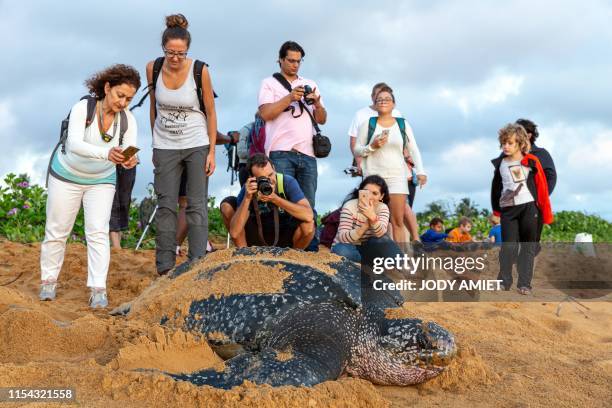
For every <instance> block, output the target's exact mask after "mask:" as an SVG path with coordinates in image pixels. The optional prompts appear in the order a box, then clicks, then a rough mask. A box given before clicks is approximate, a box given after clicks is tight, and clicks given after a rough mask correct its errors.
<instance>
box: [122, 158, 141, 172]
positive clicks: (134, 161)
mask: <svg viewBox="0 0 612 408" xmlns="http://www.w3.org/2000/svg"><path fill="white" fill-rule="evenodd" d="M137 164H138V157H137V156H136V155H134V156H132V157H130V158H129V159H127V160H126V161H125V162H123V163H121V165H122V166H123V168H124V169H131V168H133V167H134V166H136V165H137Z"/></svg>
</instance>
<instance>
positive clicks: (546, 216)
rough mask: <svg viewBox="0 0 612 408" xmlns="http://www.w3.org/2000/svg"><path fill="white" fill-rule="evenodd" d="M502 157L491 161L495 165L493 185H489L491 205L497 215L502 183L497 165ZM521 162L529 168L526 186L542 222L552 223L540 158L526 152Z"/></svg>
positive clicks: (546, 185)
mask: <svg viewBox="0 0 612 408" xmlns="http://www.w3.org/2000/svg"><path fill="white" fill-rule="evenodd" d="M502 159H503V158H502V157H501V156H500V157H498V158H496V159H493V160H492V161H491V162H492V163H493V165H494V166H495V174H494V176H493V185H492V187H491V205H492V207H493V214H495V215H497V216H499V215H500V207H499V198H500V196H501V192H502V183H501V175H500V174H499V165H500V164H501V161H502ZM521 164H522V165H523V166H526V167H529V168H530V169H531V171H530V172H529V176H528V178H527V188H528V189H529V192H530V193H531V195H533V198H534V199H535V202H536V205H537V207H538V209H539V210H540V212H541V214H542V222H543V223H544V224H552V222H553V220H554V216H553V212H552V207H551V205H550V198H549V196H548V183H547V182H546V174H545V173H544V169H543V168H542V164H541V163H540V160H539V159H538V158H537V157H536V156H534V155H533V154H530V153H528V154H526V155H525V156H524V157H523V160H521Z"/></svg>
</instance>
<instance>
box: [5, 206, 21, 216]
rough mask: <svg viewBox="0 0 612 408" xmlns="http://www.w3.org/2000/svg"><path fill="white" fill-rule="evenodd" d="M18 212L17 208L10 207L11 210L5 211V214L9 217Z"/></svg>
mask: <svg viewBox="0 0 612 408" xmlns="http://www.w3.org/2000/svg"><path fill="white" fill-rule="evenodd" d="M18 212H19V210H18V209H17V208H12V209H11V210H9V212H8V213H7V215H8V216H9V217H11V216H13V215H17V213H18Z"/></svg>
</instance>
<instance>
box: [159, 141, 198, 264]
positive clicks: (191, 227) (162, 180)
mask: <svg viewBox="0 0 612 408" xmlns="http://www.w3.org/2000/svg"><path fill="white" fill-rule="evenodd" d="M208 151H209V147H208V146H201V147H194V148H191V149H180V150H165V149H153V164H154V166H155V170H154V173H155V179H154V186H155V194H156V195H157V206H158V208H157V213H156V214H155V225H156V228H157V235H156V237H155V247H156V250H155V266H156V267H157V272H160V273H161V272H165V271H168V270H169V269H172V268H174V264H175V262H176V223H177V221H176V220H177V203H178V194H179V186H180V184H181V183H180V182H181V174H182V173H183V170H184V171H185V172H186V174H187V211H186V216H187V226H188V232H187V239H188V240H189V252H188V257H189V259H190V260H193V259H197V258H201V257H203V256H204V255H205V254H206V242H207V241H208V176H207V175H206V172H205V171H204V166H205V164H206V157H207V156H208Z"/></svg>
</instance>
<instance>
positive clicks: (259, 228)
mask: <svg viewBox="0 0 612 408" xmlns="http://www.w3.org/2000/svg"><path fill="white" fill-rule="evenodd" d="M251 203H252V204H253V208H254V211H255V220H256V221H257V233H258V234H259V239H261V242H262V243H263V244H264V245H265V246H270V245H268V243H267V242H266V239H265V238H264V234H263V228H262V225H261V215H260V214H259V204H257V200H253V201H251ZM272 213H273V214H274V243H273V244H272V246H276V244H278V228H279V221H278V207H277V206H275V205H273V206H272Z"/></svg>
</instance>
